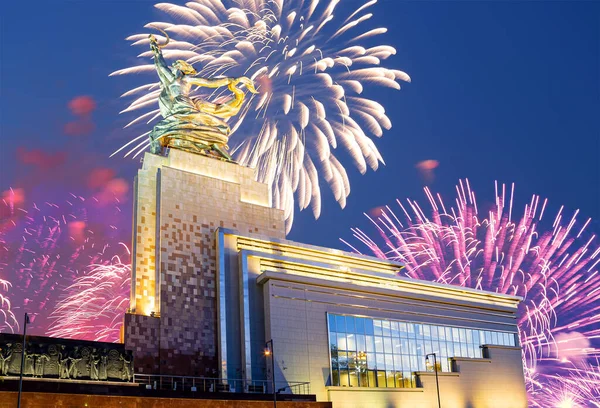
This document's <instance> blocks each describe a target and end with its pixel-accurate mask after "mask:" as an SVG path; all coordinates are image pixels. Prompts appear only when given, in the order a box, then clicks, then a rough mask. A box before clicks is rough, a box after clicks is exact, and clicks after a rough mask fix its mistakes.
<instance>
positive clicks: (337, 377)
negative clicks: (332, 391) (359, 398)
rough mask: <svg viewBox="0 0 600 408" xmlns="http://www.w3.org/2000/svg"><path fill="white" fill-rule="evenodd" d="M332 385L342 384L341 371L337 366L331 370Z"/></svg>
mask: <svg viewBox="0 0 600 408" xmlns="http://www.w3.org/2000/svg"><path fill="white" fill-rule="evenodd" d="M331 385H333V386H336V387H337V386H339V385H340V372H339V371H338V369H337V368H336V369H333V370H331Z"/></svg>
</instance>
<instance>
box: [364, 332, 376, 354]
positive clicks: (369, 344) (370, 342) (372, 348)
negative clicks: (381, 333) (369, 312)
mask: <svg viewBox="0 0 600 408" xmlns="http://www.w3.org/2000/svg"><path fill="white" fill-rule="evenodd" d="M366 341H367V351H368V352H369V353H372V352H374V351H375V338H374V337H373V336H366Z"/></svg>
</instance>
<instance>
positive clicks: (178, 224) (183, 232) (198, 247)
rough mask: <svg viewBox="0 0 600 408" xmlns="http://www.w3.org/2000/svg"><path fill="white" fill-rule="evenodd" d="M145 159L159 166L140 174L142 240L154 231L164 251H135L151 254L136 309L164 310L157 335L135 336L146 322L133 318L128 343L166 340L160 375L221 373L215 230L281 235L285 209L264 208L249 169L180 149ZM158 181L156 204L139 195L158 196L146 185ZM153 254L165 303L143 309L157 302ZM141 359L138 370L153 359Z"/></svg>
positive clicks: (138, 345)
mask: <svg viewBox="0 0 600 408" xmlns="http://www.w3.org/2000/svg"><path fill="white" fill-rule="evenodd" d="M146 160H148V162H146V163H145V164H144V168H146V167H147V166H149V167H151V166H152V165H153V163H156V164H158V165H157V167H156V168H154V173H153V172H152V169H151V168H150V169H148V170H144V171H140V174H139V175H138V186H139V187H138V197H137V203H138V204H137V205H138V213H139V215H138V217H137V219H138V222H139V224H138V228H137V231H136V243H137V245H138V246H139V245H140V241H141V242H142V244H143V242H144V241H145V238H146V237H145V236H146V235H147V238H146V239H147V241H148V242H150V241H152V236H154V237H155V239H154V242H155V245H156V246H157V248H158V249H157V250H155V249H154V248H153V247H152V245H145V246H144V247H143V248H141V249H138V248H137V247H136V253H137V252H138V251H142V252H143V253H145V254H146V253H147V260H146V258H142V259H141V261H144V263H142V262H140V264H139V267H137V268H136V272H137V273H138V275H137V276H136V294H135V295H136V298H137V299H138V300H137V305H138V308H137V309H136V310H135V313H143V314H149V312H150V311H154V312H156V313H157V314H158V313H159V314H160V318H156V320H160V329H159V330H160V333H159V336H158V337H159V340H157V338H156V337H155V336H154V337H153V336H150V335H149V331H147V330H146V331H145V333H146V334H148V337H147V338H144V337H143V335H138V336H137V337H133V336H132V334H133V333H134V332H135V333H141V332H142V331H143V330H142V327H141V326H144V325H146V324H147V323H148V320H145V319H139V320H135V319H130V322H131V323H135V324H134V326H135V327H126V330H125V337H126V339H125V340H126V343H127V345H128V346H130V344H131V346H130V348H131V349H133V350H136V349H143V350H144V349H148V350H150V349H152V346H150V345H149V344H155V343H156V342H157V341H160V356H161V358H160V360H161V362H160V364H159V367H158V369H157V368H156V367H155V371H154V372H163V373H169V374H177V375H200V376H218V372H217V368H218V361H217V360H218V350H217V349H216V347H217V326H218V324H217V323H218V321H217V318H218V317H217V303H216V302H217V299H216V297H217V293H216V287H217V279H218V276H217V270H216V247H215V230H216V229H217V228H218V227H225V228H232V229H236V230H239V231H244V232H252V233H259V234H265V235H267V236H272V237H278V238H279V237H281V238H283V237H285V229H284V221H283V213H282V211H280V210H275V209H272V208H270V207H269V206H265V204H268V202H269V197H268V194H269V190H268V187H267V186H266V185H264V184H261V183H257V182H255V181H254V180H253V171H252V170H251V169H248V168H244V167H241V166H239V165H237V164H233V163H226V162H222V161H219V160H216V159H212V158H207V157H203V156H197V155H192V154H189V153H184V152H179V151H171V152H170V157H169V158H168V162H164V161H162V162H160V161H158V163H157V160H156V159H155V157H154V156H153V155H149V154H148V155H146ZM161 160H165V159H161ZM158 167H160V171H158ZM157 174H158V175H157ZM205 174H208V175H205ZM152 183H154V186H155V187H154V188H155V191H157V192H158V194H157V197H156V204H155V206H154V208H151V207H150V205H149V204H145V203H147V202H151V201H152V199H151V198H145V197H140V195H142V194H145V193H147V194H149V195H150V196H151V195H152V188H151V186H148V184H152ZM142 186H147V188H141V187H142ZM242 200H245V201H242ZM246 201H250V202H246ZM142 204H144V207H143V208H142ZM153 213H156V214H158V217H156V215H155V214H153ZM153 215H154V217H153ZM152 218H153V219H154V220H155V221H153V220H152ZM140 224H141V225H140ZM153 228H158V231H156V230H155V229H154V231H153V230H152V229H153ZM140 231H141V232H140ZM140 235H141V236H140ZM153 251H154V252H153ZM153 253H155V254H157V256H158V259H157V260H156V262H157V264H158V267H159V271H160V291H159V298H158V299H156V304H157V305H159V306H154V307H152V310H147V309H146V310H144V302H148V303H150V304H151V303H152V299H151V298H149V296H152V294H150V290H151V289H152V285H153V280H154V276H155V272H154V271H152V268H147V267H146V264H150V265H151V264H152V260H153V258H152V254H153ZM140 275H141V276H140ZM146 276H147V277H148V278H147V279H148V280H149V282H150V283H149V284H148V285H146V286H147V288H145V287H144V286H143V282H144V279H145V277H146ZM138 281H140V282H141V285H139V286H138V285H137V282H138ZM138 290H141V291H142V294H139V293H138V292H137V291H138ZM144 290H146V292H143V291H144ZM127 336H130V337H129V338H128V337H127ZM137 358H138V357H137V355H136V367H144V368H145V367H146V366H147V364H144V365H142V366H140V364H139V363H141V361H139V362H138V361H137Z"/></svg>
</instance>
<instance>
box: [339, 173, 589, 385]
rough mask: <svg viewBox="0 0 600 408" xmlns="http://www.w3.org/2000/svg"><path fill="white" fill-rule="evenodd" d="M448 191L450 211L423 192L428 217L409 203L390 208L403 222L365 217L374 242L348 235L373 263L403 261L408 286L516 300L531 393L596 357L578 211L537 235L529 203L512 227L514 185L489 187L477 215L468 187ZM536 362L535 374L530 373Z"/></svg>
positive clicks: (541, 210)
mask: <svg viewBox="0 0 600 408" xmlns="http://www.w3.org/2000/svg"><path fill="white" fill-rule="evenodd" d="M456 191H457V198H456V201H455V202H456V204H455V205H454V206H451V207H449V206H447V205H446V204H445V203H444V201H443V200H442V199H441V197H440V196H439V194H438V195H434V194H432V192H431V191H429V189H428V188H426V189H425V193H426V196H427V198H428V200H429V203H430V206H431V208H432V210H431V216H430V217H428V216H427V215H426V214H425V212H424V211H423V210H422V209H421V208H420V206H419V205H418V203H416V202H414V201H411V200H407V201H406V203H407V204H404V203H402V202H401V201H398V204H399V206H400V208H401V211H402V214H403V215H404V217H402V218H404V219H403V220H402V221H400V218H399V217H397V216H396V214H395V213H394V211H392V210H391V209H390V208H389V207H385V209H383V210H382V211H381V214H379V215H378V216H377V217H376V218H373V217H370V216H368V215H367V217H368V218H369V220H370V221H371V222H372V224H373V225H374V226H375V227H376V229H377V232H378V234H379V235H380V237H381V240H382V241H383V243H382V244H380V242H381V241H380V240H379V239H377V240H376V239H374V238H371V237H370V236H369V235H368V234H367V233H365V232H364V231H362V230H360V229H357V228H355V229H352V232H353V235H354V237H355V238H356V239H358V240H359V241H360V242H361V243H362V244H364V245H365V246H367V248H368V249H369V251H371V252H372V253H373V254H375V255H376V256H378V257H380V258H384V259H392V260H399V261H402V262H404V263H405V265H406V269H405V270H406V272H405V273H406V275H407V276H409V277H411V278H416V279H424V280H430V281H435V282H441V283H448V284H454V285H460V286H468V287H473V288H476V289H482V290H489V291H493V292H499V293H506V294H510V295H517V296H522V297H523V298H524V301H523V302H522V304H521V306H520V313H519V318H518V325H519V331H520V339H521V345H522V346H523V360H524V366H525V374H526V380H527V386H528V390H529V392H530V394H532V393H533V392H535V391H536V390H539V389H540V387H542V388H543V387H544V386H545V385H544V384H546V382H547V381H548V379H549V378H551V377H549V376H550V374H548V373H560V372H561V370H563V369H564V364H565V363H568V362H569V361H570V360H569V359H570V358H571V357H573V356H574V358H575V359H580V360H581V359H583V360H585V359H586V358H591V357H594V356H598V355H600V349H598V348H597V347H595V346H594V345H593V343H594V342H595V341H597V339H598V338H600V313H599V310H600V290H598V288H599V287H600V276H599V274H598V265H599V261H600V247H599V246H598V244H597V240H596V237H595V235H592V234H591V233H590V232H589V231H587V230H586V228H587V227H588V225H589V223H590V220H586V221H585V222H584V223H583V226H582V227H581V228H576V227H575V226H576V224H577V223H578V221H577V219H576V216H577V215H578V211H576V212H575V213H574V215H572V216H571V217H570V218H568V217H567V214H566V212H565V211H564V209H563V208H561V209H560V210H559V212H558V214H557V215H556V216H555V218H554V221H553V223H552V229H550V230H545V229H544V228H543V227H542V226H541V224H542V222H545V221H544V219H543V216H544V214H545V210H546V204H547V200H543V201H542V200H541V199H540V197H539V196H537V195H534V196H533V197H532V199H531V201H530V203H529V204H527V205H526V206H525V209H524V212H523V215H522V216H521V218H519V219H516V218H515V214H516V213H515V212H514V211H513V206H512V205H513V199H514V184H513V185H512V186H510V188H508V189H507V186H505V185H501V186H499V185H498V184H496V197H495V205H494V206H493V207H492V209H490V210H489V211H486V212H483V213H479V211H478V206H477V201H476V199H475V193H474V192H473V191H472V190H471V188H470V186H469V183H468V180H465V181H461V182H460V183H459V185H458V186H457V189H456ZM584 237H585V238H584ZM342 242H344V243H345V244H346V245H348V246H350V248H352V249H353V250H354V251H356V252H360V251H359V250H358V249H356V246H352V245H351V244H349V243H347V242H346V241H344V240H342ZM570 333H576V334H577V335H579V336H580V337H582V338H583V339H584V342H586V344H587V346H586V347H584V348H583V349H581V348H580V349H575V348H574V346H570V345H569V342H568V341H561V342H560V344H557V341H556V337H557V336H561V335H563V334H565V335H570ZM561 353H562V354H564V353H566V355H567V357H561V356H560V355H561ZM540 364H542V365H543V368H544V370H543V371H544V373H543V374H540V373H538V372H537V371H538V370H537V367H538V365H540Z"/></svg>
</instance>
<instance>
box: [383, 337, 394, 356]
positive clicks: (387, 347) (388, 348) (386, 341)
mask: <svg viewBox="0 0 600 408" xmlns="http://www.w3.org/2000/svg"><path fill="white" fill-rule="evenodd" d="M383 350H384V351H385V352H386V353H390V354H391V353H393V352H394V348H393V347H392V339H391V338H390V337H384V338H383Z"/></svg>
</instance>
